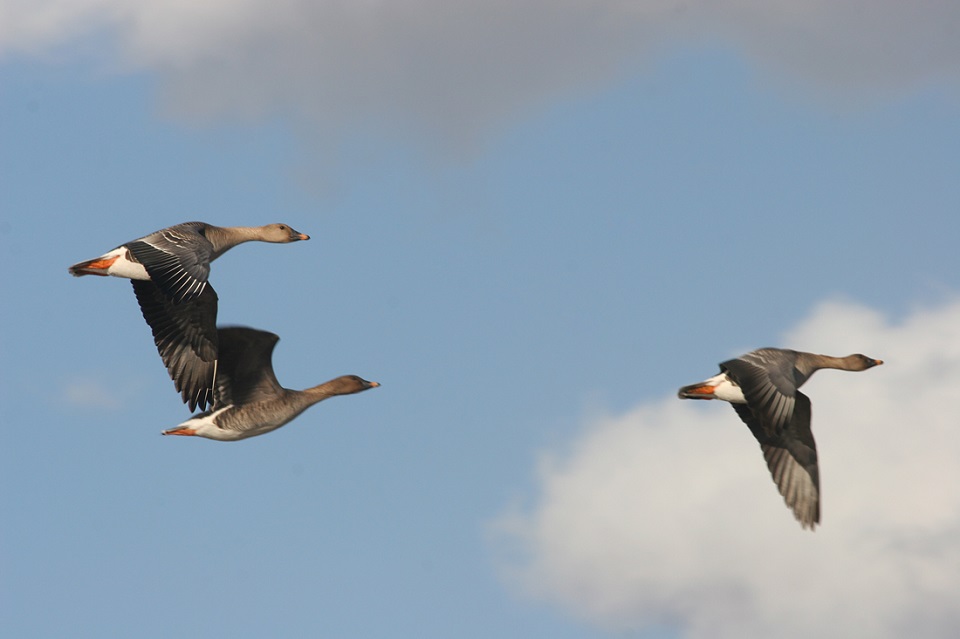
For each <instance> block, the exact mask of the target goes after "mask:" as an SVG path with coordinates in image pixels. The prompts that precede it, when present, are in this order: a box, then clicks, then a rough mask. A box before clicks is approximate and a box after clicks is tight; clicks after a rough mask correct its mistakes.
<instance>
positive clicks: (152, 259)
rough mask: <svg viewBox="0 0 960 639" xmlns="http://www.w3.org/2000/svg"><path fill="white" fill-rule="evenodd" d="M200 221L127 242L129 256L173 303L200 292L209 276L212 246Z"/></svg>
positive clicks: (189, 298) (178, 225)
mask: <svg viewBox="0 0 960 639" xmlns="http://www.w3.org/2000/svg"><path fill="white" fill-rule="evenodd" d="M206 228H207V225H206V224H204V223H203V222H185V223H183V224H177V225H176V226H171V227H169V228H165V229H162V230H160V231H157V232H155V233H151V234H150V235H147V236H146V237H142V238H140V239H139V240H134V241H133V242H128V243H127V244H125V245H124V246H126V247H127V248H128V249H129V250H130V253H132V254H133V256H134V257H135V258H136V259H137V261H139V262H140V263H141V264H143V267H144V268H145V269H146V270H147V273H148V274H149V275H150V279H151V280H152V281H153V282H154V284H156V285H157V288H159V289H160V291H161V292H162V293H163V294H164V295H166V296H167V297H168V298H169V299H170V300H171V301H172V302H173V303H174V304H180V303H183V302H186V301H190V300H192V299H194V298H196V297H197V296H199V295H200V294H201V293H203V290H204V288H205V287H206V285H207V278H208V277H209V275H210V259H211V257H212V256H213V245H212V244H211V243H210V241H209V240H208V239H207V238H206V236H205V235H204V233H205V230H206Z"/></svg>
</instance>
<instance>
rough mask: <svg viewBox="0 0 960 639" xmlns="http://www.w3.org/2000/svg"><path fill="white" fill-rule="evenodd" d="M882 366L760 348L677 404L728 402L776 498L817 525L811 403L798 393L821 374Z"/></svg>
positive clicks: (862, 358)
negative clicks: (758, 453)
mask: <svg viewBox="0 0 960 639" xmlns="http://www.w3.org/2000/svg"><path fill="white" fill-rule="evenodd" d="M880 364H883V361H882V360H879V359H873V358H870V357H867V356H866V355H860V354H859V353H858V354H855V355H847V356H846V357H831V356H829V355H817V354H814V353H804V352H800V351H792V350H788V349H782V348H760V349H757V350H755V351H751V352H749V353H747V354H745V355H741V356H740V357H737V358H735V359H731V360H728V361H726V362H723V363H721V364H720V374H719V375H716V376H714V377H711V378H710V379H708V380H705V381H702V382H700V383H698V384H691V385H689V386H684V387H682V388H681V389H680V390H679V392H678V393H677V394H678V396H679V397H680V398H681V399H720V400H723V401H726V402H729V403H730V404H731V405H732V406H733V408H734V410H736V411H737V415H739V416H740V419H742V420H743V422H744V423H745V424H746V425H747V426H748V427H749V428H750V432H752V433H753V436H754V437H756V438H757V441H758V442H760V449H761V450H762V451H763V457H764V459H765V460H766V461H767V467H768V468H769V469H770V474H771V475H772V476H773V481H774V483H775V484H776V485H777V488H778V489H779V491H780V494H781V495H783V499H784V501H785V502H786V504H787V506H789V507H790V509H791V510H793V515H794V517H796V519H797V521H799V522H800V525H801V526H802V527H803V528H804V529H807V528H809V529H810V530H814V529H815V527H816V525H817V524H819V523H820V471H819V467H818V466H817V445H816V442H815V441H814V439H813V433H812V432H811V430H810V399H809V398H808V397H807V396H806V395H804V394H803V393H801V392H800V391H799V390H797V389H799V388H800V387H801V386H803V384H804V382H806V381H807V380H808V379H810V376H811V375H813V374H814V373H815V372H817V371H818V370H820V369H822V368H835V369H837V370H842V371H864V370H867V369H868V368H873V367H874V366H879V365H880Z"/></svg>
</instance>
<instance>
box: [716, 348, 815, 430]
mask: <svg viewBox="0 0 960 639" xmlns="http://www.w3.org/2000/svg"><path fill="white" fill-rule="evenodd" d="M795 359H796V358H795V357H794V356H793V352H792V351H784V350H780V349H773V348H761V349H759V350H756V351H752V352H750V353H747V354H746V355H742V356H740V357H738V358H736V359H731V360H728V361H726V362H723V363H722V364H720V370H721V371H724V372H725V373H726V374H727V376H728V377H730V379H732V380H733V381H734V382H736V383H737V384H738V385H739V386H740V390H742V391H743V396H744V398H746V400H747V405H748V406H749V407H750V408H751V410H752V411H753V412H754V413H755V414H757V415H759V416H761V417H762V420H761V425H762V427H764V428H766V429H769V430H770V435H775V434H776V433H780V432H782V431H783V430H784V429H785V428H787V426H788V425H789V424H790V419H791V416H792V415H793V412H794V410H795V403H796V399H795V398H796V394H797V384H796V382H795V381H794V380H795V376H794V362H795Z"/></svg>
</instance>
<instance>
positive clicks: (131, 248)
mask: <svg viewBox="0 0 960 639" xmlns="http://www.w3.org/2000/svg"><path fill="white" fill-rule="evenodd" d="M309 239H310V236H308V235H305V234H303V233H300V232H298V231H295V230H294V229H293V228H291V227H290V226H289V225H287V224H268V225H266V226H214V225H212V224H206V223H204V222H185V223H183V224H177V225H175V226H171V227H168V228H165V229H161V230H159V231H156V232H154V233H151V234H150V235H146V236H144V237H141V238H139V239H136V240H133V241H131V242H127V243H125V244H121V245H120V246H118V247H117V248H115V249H113V250H112V251H108V252H107V253H104V254H103V255H101V256H100V257H96V258H94V259H92V260H86V261H83V262H79V263H77V264H74V265H73V266H71V267H70V269H69V270H70V273H71V274H72V275H75V276H77V277H79V276H82V275H101V276H108V275H112V276H114V277H123V278H127V279H129V280H131V282H132V283H133V291H134V293H135V294H136V296H137V301H138V302H139V304H140V310H141V312H142V313H143V318H144V319H145V320H146V321H147V324H149V325H150V329H151V330H152V332H153V339H154V343H155V344H156V346H157V350H158V351H159V353H160V357H161V359H162V360H163V363H164V365H165V366H166V367H167V371H168V372H169V373H170V377H171V379H173V382H174V386H175V387H176V389H177V391H179V392H180V393H181V395H182V397H183V401H184V403H186V404H188V405H189V407H190V410H191V411H192V410H194V409H196V408H197V407H199V408H200V409H201V410H202V409H204V408H206V407H207V405H208V404H210V403H212V400H213V385H214V379H215V377H216V370H217V350H218V349H217V294H216V292H215V291H214V290H213V287H212V286H211V285H210V284H209V282H208V281H207V277H208V275H209V274H210V262H212V261H213V260H215V259H217V258H218V257H220V256H221V255H223V254H224V253H225V252H226V251H228V250H229V249H231V248H233V247H234V246H236V245H238V244H242V243H244V242H251V241H258V242H272V243H288V242H296V241H299V240H309Z"/></svg>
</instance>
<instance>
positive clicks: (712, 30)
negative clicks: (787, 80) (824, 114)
mask: <svg viewBox="0 0 960 639" xmlns="http://www.w3.org/2000/svg"><path fill="white" fill-rule="evenodd" d="M958 28H960V4H958V3H956V2H945V1H942V0H916V1H915V2H909V3H904V2H902V1H900V0H877V1H876V2H871V3H862V2H855V1H853V0H811V1H808V2H796V1H795V0H730V1H728V2H722V3H717V2H711V1H708V0H648V1H646V2H623V1H622V0H597V1H589V2H588V1H586V0H521V1H516V0H459V1H457V2H449V1H448V0H410V1H408V2H383V1H381V0H350V1H348V2H345V1H336V2H334V1H320V2H316V1H314V0H233V1H229V2H228V1H226V0H209V1H205V2H192V1H187V0H171V1H169V2H153V1H150V0H143V1H137V0H0V55H3V54H10V53H20V54H28V55H49V54H51V52H54V51H57V50H58V49H62V48H64V47H69V46H70V45H72V44H75V43H76V42H78V41H82V40H85V39H86V40H90V39H97V38H99V39H108V40H109V41H111V42H113V43H114V46H115V55H116V60H115V64H116V65H118V66H120V67H124V68H129V69H146V70H150V71H154V72H157V73H159V75H160V77H161V78H162V86H164V87H165V91H164V93H165V96H166V98H165V102H166V105H167V107H168V108H169V109H170V110H171V111H172V112H174V113H176V114H178V115H180V116H182V117H185V118H190V119H201V120H202V119H205V118H221V117H240V118H258V117H268V116H274V115H278V114H280V115H288V114H293V115H295V116H298V117H299V118H302V120H303V121H305V122H307V123H310V124H311V125H312V128H313V130H314V131H315V132H316V134H317V135H319V136H331V135H335V133H336V132H337V131H340V130H342V129H343V128H344V127H347V128H351V129H355V128H358V127H362V128H364V129H371V128H373V129H376V130H378V131H384V130H385V131H390V132H393V133H395V134H399V135H403V134H411V133H422V132H426V133H428V134H430V135H432V136H433V137H435V138H437V139H439V140H442V141H443V142H442V143H443V144H446V145H456V144H461V143H463V144H470V143H471V142H472V141H473V140H475V139H476V138H477V137H478V136H480V135H482V134H483V133H484V132H485V131H487V130H488V129H489V128H490V127H491V126H493V125H495V124H497V123H499V122H501V121H503V120H504V119H506V118H511V117H517V116H518V114H522V113H523V112H524V111H525V110H527V109H530V108H532V107H534V106H536V105H538V104H542V103H544V102H545V101H547V100H550V99H552V98H554V97H556V96H557V95H561V94H564V93H566V92H570V91H579V90H584V89H590V88H593V87H596V86H599V85H602V84H603V83H605V82H608V81H609V80H610V79H611V78H613V77H616V76H617V75H619V74H622V73H624V72H625V71H626V70H629V69H635V68H636V67H637V66H638V65H642V64H645V63H647V62H649V61H650V60H651V59H652V58H651V52H656V51H659V50H660V47H661V46H662V45H665V44H668V45H670V46H685V45H690V44H694V45H695V44H697V43H703V42H707V43H719V44H724V45H727V46H732V47H734V48H737V49H740V50H742V51H744V52H745V53H746V54H747V55H748V56H749V57H750V58H751V59H752V60H753V61H755V62H756V63H757V64H758V65H759V66H761V67H767V68H770V69H771V70H772V71H773V72H774V73H775V74H777V75H778V76H779V75H780V74H782V73H785V74H786V75H787V76H789V77H794V78H799V79H802V80H803V81H805V82H809V83H811V84H812V85H816V86H824V87H831V88H832V89H834V90H841V89H842V91H855V90H858V89H869V90H871V91H875V90H884V89H888V88H897V89H899V88H903V87H913V86H917V85H922V84H924V83H926V82H930V81H937V80H943V79H947V80H949V81H950V82H951V83H954V84H955V83H956V82H957V80H958V79H960V71H958V69H960V38H957V37H956V34H957V30H958Z"/></svg>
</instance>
